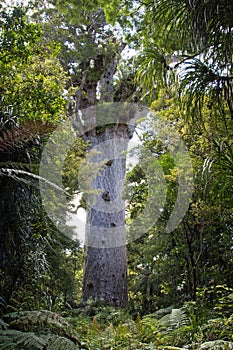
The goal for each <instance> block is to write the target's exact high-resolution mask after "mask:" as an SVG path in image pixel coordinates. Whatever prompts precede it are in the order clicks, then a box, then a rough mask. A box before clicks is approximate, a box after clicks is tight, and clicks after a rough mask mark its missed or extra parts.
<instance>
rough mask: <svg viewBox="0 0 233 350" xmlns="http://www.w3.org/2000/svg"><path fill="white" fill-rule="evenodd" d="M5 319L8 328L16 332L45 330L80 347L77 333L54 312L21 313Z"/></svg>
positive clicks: (14, 313)
mask: <svg viewBox="0 0 233 350" xmlns="http://www.w3.org/2000/svg"><path fill="white" fill-rule="evenodd" d="M5 317H6V319H7V320H8V321H9V323H10V327H13V328H16V329H17V330H20V331H35V332H38V331H40V330H43V331H46V330H47V331H48V332H54V333H56V334H58V335H59V336H60V337H64V338H65V339H67V340H70V341H72V343H73V344H79V345H80V340H79V337H78V334H77V332H76V331H75V330H74V329H73V328H72V326H71V325H70V323H69V322H68V321H67V320H66V319H65V318H63V317H62V316H61V315H59V314H58V313H56V312H52V311H48V310H40V311H39V310H35V311H25V312H23V311H22V312H13V313H10V314H7V315H5Z"/></svg>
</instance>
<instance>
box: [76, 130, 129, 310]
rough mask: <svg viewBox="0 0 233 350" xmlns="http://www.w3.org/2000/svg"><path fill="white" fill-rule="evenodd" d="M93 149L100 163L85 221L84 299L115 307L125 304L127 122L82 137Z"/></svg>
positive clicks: (96, 160) (93, 181)
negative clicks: (123, 196)
mask: <svg viewBox="0 0 233 350" xmlns="http://www.w3.org/2000/svg"><path fill="white" fill-rule="evenodd" d="M85 137H86V139H88V140H89V142H90V152H91V151H95V152H94V154H95V155H94V157H93V158H92V161H93V164H95V166H96V164H97V165H98V164H102V163H103V162H105V164H104V167H102V168H101V170H100V171H99V173H98V174H97V175H96V176H95V178H94V179H93V180H92V183H91V188H92V189H93V190H95V191H98V193H95V194H94V195H92V201H91V205H89V209H88V213H87V222H86V225H87V226H86V227H87V228H86V261H85V268H84V276H83V296H82V299H83V301H87V300H88V299H89V298H93V299H94V300H100V301H103V302H106V303H109V304H112V305H115V306H120V307H124V306H126V304H127V255H126V227H125V204H124V201H123V200H122V192H123V184H124V176H125V170H126V166H125V163H126V160H125V153H124V152H125V151H126V150H127V146H128V142H129V139H130V138H131V137H132V130H129V127H128V125H127V124H115V125H111V126H109V127H108V126H106V127H105V129H104V130H103V131H102V132H100V133H98V130H96V129H94V130H92V131H91V132H89V133H88V135H86V136H85Z"/></svg>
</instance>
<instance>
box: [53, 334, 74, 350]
mask: <svg viewBox="0 0 233 350" xmlns="http://www.w3.org/2000/svg"><path fill="white" fill-rule="evenodd" d="M54 349H56V350H76V349H77V346H76V345H75V343H74V342H72V341H71V340H70V339H67V338H65V337H61V336H58V335H50V336H48V343H47V347H46V350H54Z"/></svg>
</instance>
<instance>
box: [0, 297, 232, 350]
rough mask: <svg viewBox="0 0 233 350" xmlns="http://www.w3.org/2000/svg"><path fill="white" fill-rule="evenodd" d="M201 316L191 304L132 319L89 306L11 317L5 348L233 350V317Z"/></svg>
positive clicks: (1, 329)
mask: <svg viewBox="0 0 233 350" xmlns="http://www.w3.org/2000/svg"><path fill="white" fill-rule="evenodd" d="M197 311H198V312H199V313H200V310H197V305H196V303H186V304H185V305H183V306H182V307H180V308H175V307H170V308H166V309H160V310H158V311H156V312H155V313H153V314H148V315H144V316H140V315H139V314H138V316H137V317H136V319H132V317H131V316H130V314H129V313H128V312H127V311H124V310H121V309H117V308H114V307H112V306H107V305H102V304H99V303H94V302H89V303H88V304H87V305H86V306H85V307H80V308H78V309H74V310H67V311H65V312H62V313H57V312H56V313H55V312H51V311H47V310H34V311H27V312H14V313H7V314H4V315H3V316H2V319H0V349H4V350H75V349H83V350H84V349H85V350H117V349H121V350H133V349H135V350H140V349H142V350H149V349H151V350H156V349H161V350H169V349H170V350H172V349H173V350H175V349H192V350H199V349H210V350H222V349H223V350H226V349H228V350H229V349H230V350H231V349H233V336H232V330H233V314H231V315H230V316H227V317H224V316H223V317H219V315H217V316H218V317H215V318H212V319H209V320H205V321H204V322H203V320H202V319H201V318H200V315H198V312H197ZM198 317H199V320H201V321H198Z"/></svg>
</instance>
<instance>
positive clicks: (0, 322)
mask: <svg viewBox="0 0 233 350" xmlns="http://www.w3.org/2000/svg"><path fill="white" fill-rule="evenodd" d="M8 326H9V325H8V324H7V323H6V322H4V321H3V320H2V319H1V318H0V330H3V329H7V328H8Z"/></svg>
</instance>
